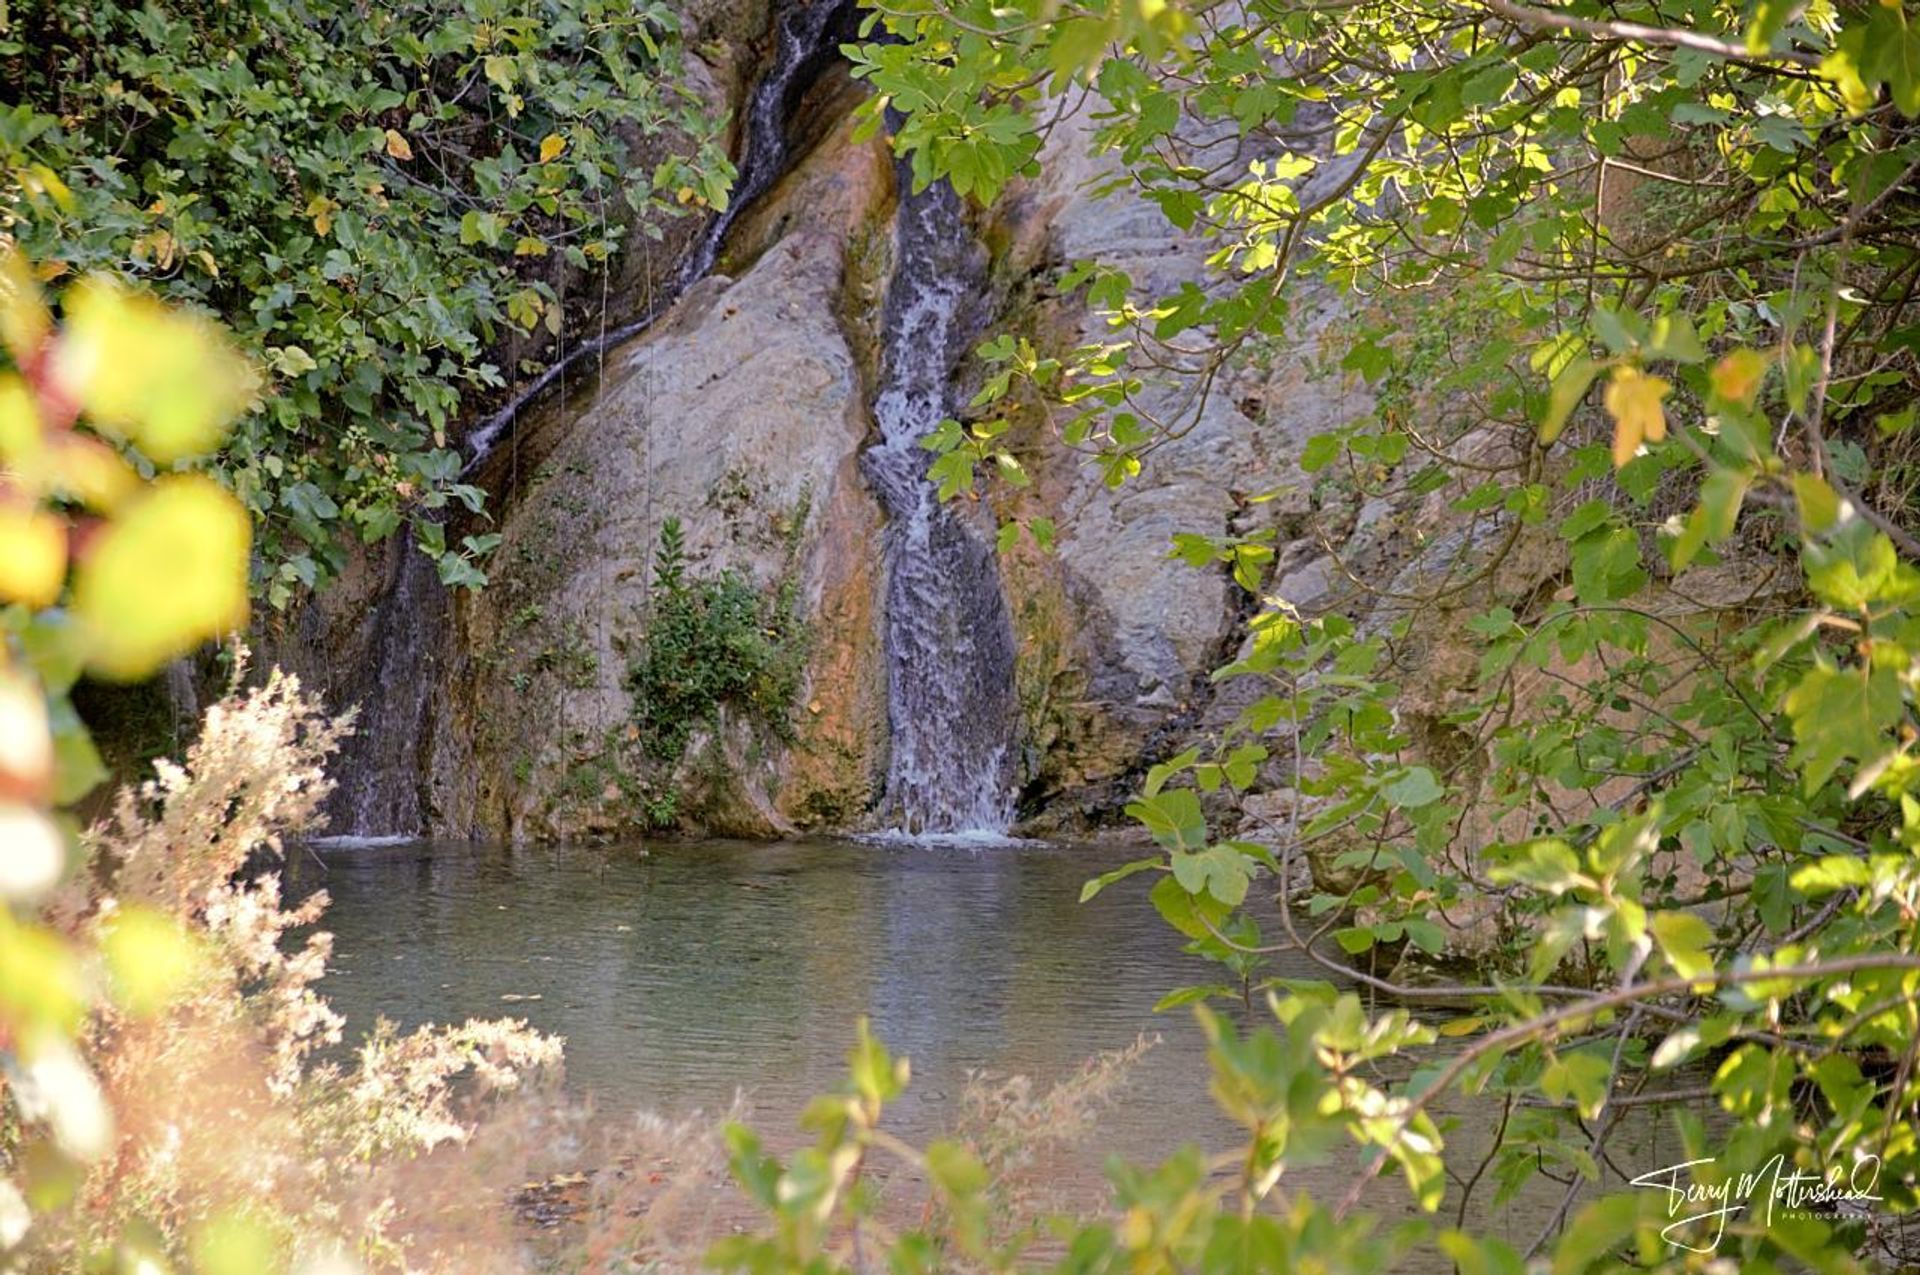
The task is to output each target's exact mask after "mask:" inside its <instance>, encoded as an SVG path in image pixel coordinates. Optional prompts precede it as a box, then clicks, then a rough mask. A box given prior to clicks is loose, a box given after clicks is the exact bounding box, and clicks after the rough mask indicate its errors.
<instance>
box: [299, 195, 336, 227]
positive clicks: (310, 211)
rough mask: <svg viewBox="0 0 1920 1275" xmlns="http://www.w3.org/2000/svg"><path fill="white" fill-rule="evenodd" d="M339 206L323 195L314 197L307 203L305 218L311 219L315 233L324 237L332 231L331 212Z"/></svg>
mask: <svg viewBox="0 0 1920 1275" xmlns="http://www.w3.org/2000/svg"><path fill="white" fill-rule="evenodd" d="M339 206H340V205H339V204H336V203H334V202H333V201H332V200H331V199H328V198H327V197H326V196H325V195H315V196H314V197H313V198H312V199H309V200H308V201H307V216H309V217H311V218H313V228H314V230H315V231H316V232H317V233H319V234H320V235H323V236H324V235H326V234H327V233H328V232H330V231H331V230H332V229H333V211H334V209H336V208H338V207H339Z"/></svg>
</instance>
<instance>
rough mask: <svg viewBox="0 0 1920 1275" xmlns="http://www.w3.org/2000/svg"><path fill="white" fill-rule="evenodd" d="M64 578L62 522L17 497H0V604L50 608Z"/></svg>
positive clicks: (53, 515)
mask: <svg viewBox="0 0 1920 1275" xmlns="http://www.w3.org/2000/svg"><path fill="white" fill-rule="evenodd" d="M66 578H67V524H66V521H65V520H64V519H63V518H61V517H59V516H58V515H56V514H54V513H52V512H50V511H48V510H45V509H41V508H38V507H36V506H35V505H33V504H30V503H28V502H26V501H22V500H20V499H18V498H17V497H16V498H14V499H6V498H4V497H0V602H22V603H25V604H26V605H27V606H30V607H46V606H52V605H53V603H54V602H55V601H56V600H57V599H58V598H59V596H60V589H61V586H62V585H63V584H64V583H65V581H66Z"/></svg>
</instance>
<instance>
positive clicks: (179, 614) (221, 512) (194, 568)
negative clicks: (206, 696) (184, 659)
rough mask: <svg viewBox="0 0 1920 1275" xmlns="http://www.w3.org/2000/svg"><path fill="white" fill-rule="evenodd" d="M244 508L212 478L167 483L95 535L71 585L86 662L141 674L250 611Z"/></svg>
mask: <svg viewBox="0 0 1920 1275" xmlns="http://www.w3.org/2000/svg"><path fill="white" fill-rule="evenodd" d="M250 538H251V528H250V526H249V525H248V520H247V515H246V511H245V510H243V509H242V508H241V507H240V505H239V502H238V501H236V500H235V499H234V498H233V497H232V495H231V494H229V493H228V492H227V491H226V490H225V489H224V488H222V487H221V486H220V485H219V484H217V483H215V482H213V481H212V480H211V479H207V478H200V477H189V476H182V477H176V478H168V479H163V480H161V481H160V482H159V483H157V484H155V485H154V487H153V489H152V491H151V492H149V493H148V494H147V495H144V496H142V497H140V498H139V499H137V500H135V501H133V502H132V503H130V504H129V505H128V506H127V508H126V509H125V511H124V512H123V513H122V514H121V515H120V516H119V517H118V518H116V519H114V521H113V522H112V523H111V524H109V525H108V526H107V527H106V528H105V529H104V530H103V531H102V532H101V533H100V535H99V537H98V538H97V539H96V541H95V542H94V544H93V545H92V547H91V548H90V550H89V551H88V554H87V557H86V559H85V560H84V562H83V563H82V564H81V567H80V570H79V572H78V574H77V576H76V578H75V581H74V595H73V605H74V614H75V616H76V617H77V618H78V619H79V621H80V623H81V624H82V625H83V626H84V629H85V633H86V639H85V640H86V642H87V654H88V660H89V662H90V663H91V664H92V666H93V667H94V668H95V669H97V670H98V671H100V672H101V673H104V674H106V675H108V676H111V677H118V678H134V677H142V676H144V675H146V674H148V673H150V672H152V671H153V670H154V669H155V668H157V667H158V666H159V665H160V664H162V663H164V662H165V661H167V660H168V659H171V658H172V657H173V656H175V655H177V654H178V653H179V652H180V651H182V650H185V649H187V648H189V647H191V646H192V645H194V644H196V643H198V642H200V641H201V640H203V639H205V638H210V637H214V636H217V635H219V634H221V633H226V632H230V631H232V630H234V629H237V628H238V627H239V626H240V624H241V623H242V622H243V621H244V620H245V619H246V614H247V552H248V545H249V542H250Z"/></svg>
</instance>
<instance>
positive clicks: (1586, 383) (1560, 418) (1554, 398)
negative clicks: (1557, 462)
mask: <svg viewBox="0 0 1920 1275" xmlns="http://www.w3.org/2000/svg"><path fill="white" fill-rule="evenodd" d="M1599 372H1600V364H1598V363H1596V362H1594V361H1593V360H1592V359H1590V358H1588V357H1587V356H1586V355H1584V354H1582V355H1577V356H1575V357H1574V358H1572V359H1570V360H1568V362H1567V365H1566V366H1565V367H1563V368H1561V369H1560V374H1559V375H1558V376H1556V377H1554V378H1553V388H1552V390H1551V391H1549V393H1548V395H1547V410H1546V413H1545V414H1544V415H1543V416H1541V418H1540V445H1541V446H1542V447H1547V446H1551V445H1552V443H1553V441H1554V440H1555V439H1556V438H1559V437H1560V431H1562V430H1563V429H1565V428H1566V427H1567V417H1569V416H1571V415H1573V409H1574V408H1576V407H1578V406H1579V405H1580V400H1581V399H1583V398H1585V397H1586V396H1587V390H1588V389H1589V388H1590V387H1591V386H1592V385H1593V378H1594V377H1595V376H1597V375H1599Z"/></svg>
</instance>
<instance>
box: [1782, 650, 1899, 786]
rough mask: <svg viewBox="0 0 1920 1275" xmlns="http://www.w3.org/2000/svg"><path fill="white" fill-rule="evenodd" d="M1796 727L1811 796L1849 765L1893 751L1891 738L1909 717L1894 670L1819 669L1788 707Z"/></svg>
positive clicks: (1798, 758) (1797, 756)
mask: <svg viewBox="0 0 1920 1275" xmlns="http://www.w3.org/2000/svg"><path fill="white" fill-rule="evenodd" d="M1784 706H1785V708H1786V712H1787V717H1788V718H1789V720H1791V721H1792V723H1793V737H1794V749H1793V761H1794V764H1795V765H1797V766H1799V767H1800V770H1801V773H1802V774H1803V775H1804V776H1805V778H1806V786H1807V790H1808V791H1809V792H1811V791H1813V790H1814V789H1816V788H1818V787H1819V786H1820V785H1821V784H1823V783H1825V782H1826V781H1827V780H1828V779H1830V778H1831V777H1832V776H1833V774H1834V772H1835V771H1837V770H1839V769H1840V767H1841V765H1842V764H1843V763H1845V762H1847V761H1849V760H1852V761H1856V762H1864V761H1868V760H1871V759H1873V758H1876V757H1878V756H1880V755H1881V753H1883V752H1885V751H1886V750H1887V749H1889V748H1890V747H1892V742H1893V741H1892V740H1891V739H1890V738H1889V737H1888V732H1889V731H1890V730H1891V729H1892V728H1893V727H1894V725H1895V724H1897V723H1898V722H1899V721H1900V719H1901V716H1902V713H1903V712H1904V707H1903V701H1902V699H1901V694H1900V681H1899V679H1898V678H1897V677H1896V676H1895V675H1894V673H1893V670H1891V669H1886V668H1880V669H1840V668H1832V667H1826V666H1822V667H1816V668H1813V669H1810V670H1808V672H1807V674H1806V675H1805V676H1804V677H1802V678H1801V679H1800V682H1799V684H1798V685H1796V686H1795V687H1794V688H1793V689H1792V690H1791V691H1789V692H1787V697H1786V701H1785V705H1784Z"/></svg>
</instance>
